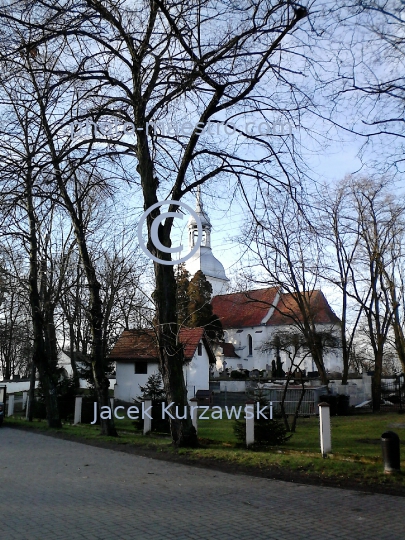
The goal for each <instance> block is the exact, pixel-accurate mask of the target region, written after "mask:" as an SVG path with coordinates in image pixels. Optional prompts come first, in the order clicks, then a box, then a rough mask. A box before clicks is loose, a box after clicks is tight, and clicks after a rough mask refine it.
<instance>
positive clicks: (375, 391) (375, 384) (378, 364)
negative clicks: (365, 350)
mask: <svg viewBox="0 0 405 540" xmlns="http://www.w3.org/2000/svg"><path fill="white" fill-rule="evenodd" d="M382 365H383V353H382V351H377V353H376V354H375V365H374V375H373V378H372V381H371V393H372V401H373V412H379V411H380V409H381V376H382Z"/></svg>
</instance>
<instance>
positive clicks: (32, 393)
mask: <svg viewBox="0 0 405 540" xmlns="http://www.w3.org/2000/svg"><path fill="white" fill-rule="evenodd" d="M36 371H37V370H36V367H35V364H34V360H33V361H32V366H31V375H30V389H29V393H28V421H29V422H32V420H33V418H32V411H33V406H34V399H35V375H36Z"/></svg>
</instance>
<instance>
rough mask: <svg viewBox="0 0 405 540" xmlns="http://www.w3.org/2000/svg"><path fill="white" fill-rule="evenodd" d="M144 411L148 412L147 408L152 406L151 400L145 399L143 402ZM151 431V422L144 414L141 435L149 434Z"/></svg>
mask: <svg viewBox="0 0 405 540" xmlns="http://www.w3.org/2000/svg"><path fill="white" fill-rule="evenodd" d="M144 403H145V405H144V407H145V410H148V407H151V406H152V400H151V399H145V401H144ZM151 431H152V420H151V418H149V416H148V415H147V414H146V413H145V414H144V419H143V434H144V435H146V434H147V433H150V432H151Z"/></svg>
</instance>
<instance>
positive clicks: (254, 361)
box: [217, 325, 343, 372]
mask: <svg viewBox="0 0 405 540" xmlns="http://www.w3.org/2000/svg"><path fill="white" fill-rule="evenodd" d="M317 330H318V331H323V332H332V333H333V334H334V335H335V336H336V337H337V338H338V337H339V327H338V326H336V325H318V326H317ZM287 332H291V333H296V332H298V329H297V328H296V327H294V326H292V325H283V326H264V325H260V326H255V327H245V328H227V329H226V341H227V343H232V344H233V346H234V348H235V352H236V353H237V354H238V355H239V356H240V358H226V359H225V360H226V362H227V365H226V367H227V368H231V369H238V368H237V365H238V364H242V365H243V369H248V370H249V371H251V370H252V369H259V370H262V369H266V366H267V365H269V366H271V363H272V360H276V350H275V349H270V350H267V351H263V350H262V347H263V345H264V344H265V343H270V342H271V341H272V340H273V339H274V337H275V335H277V334H278V333H287ZM249 335H250V336H251V337H252V354H251V355H249V341H248V336H249ZM302 356H303V354H301V358H302ZM298 358H299V357H298ZM280 359H281V362H282V367H283V370H284V371H287V370H288V369H290V367H291V360H290V358H289V355H288V353H287V352H286V351H280ZM324 365H325V369H326V370H327V371H329V372H333V371H337V372H341V371H342V369H343V355H342V349H341V348H337V349H331V350H328V351H326V353H325V356H324ZM300 367H301V369H305V370H306V372H308V371H316V366H315V364H314V362H313V360H312V357H311V356H307V357H306V358H304V359H303V360H302V362H301V364H300ZM221 368H222V360H219V361H217V369H219V370H220V369H221Z"/></svg>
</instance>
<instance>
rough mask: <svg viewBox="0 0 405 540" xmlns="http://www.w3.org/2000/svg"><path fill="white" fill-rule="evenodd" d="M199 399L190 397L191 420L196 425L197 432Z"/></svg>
mask: <svg viewBox="0 0 405 540" xmlns="http://www.w3.org/2000/svg"><path fill="white" fill-rule="evenodd" d="M197 407H198V399H197V398H192V399H190V414H191V422H192V424H193V426H194V429H195V432H196V433H198V408H197Z"/></svg>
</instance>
